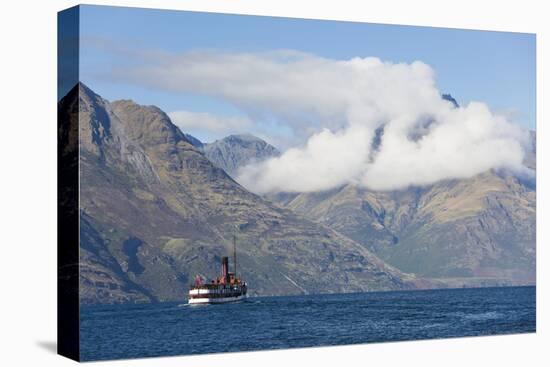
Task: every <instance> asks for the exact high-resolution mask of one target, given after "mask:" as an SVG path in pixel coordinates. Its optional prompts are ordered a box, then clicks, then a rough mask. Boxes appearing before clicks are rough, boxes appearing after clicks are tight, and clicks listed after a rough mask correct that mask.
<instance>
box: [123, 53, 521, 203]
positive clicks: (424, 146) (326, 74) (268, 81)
mask: <svg viewBox="0 0 550 367" xmlns="http://www.w3.org/2000/svg"><path fill="white" fill-rule="evenodd" d="M115 75H116V76H117V77H118V78H121V79H123V80H125V81H131V82H134V83H139V84H142V85H147V86H149V87H154V88H161V89H164V90H169V91H175V92H182V93H189V92H192V93H198V94H204V95H209V96H214V97H218V98H221V99H223V100H225V101H227V102H230V103H232V104H233V105H235V106H237V107H238V108H240V109H241V110H242V111H243V112H244V113H245V114H246V115H247V116H250V117H251V119H250V121H254V124H256V125H257V124H262V123H264V124H267V123H270V124H272V125H273V124H274V125H273V126H275V127H276V128H275V129H274V130H280V129H282V128H284V129H287V130H289V131H291V132H292V133H293V135H294V137H293V139H289V141H290V142H291V143H290V145H291V147H290V148H289V149H287V150H286V151H285V152H284V153H283V154H282V155H281V156H280V157H277V158H273V159H270V160H268V161H264V162H260V163H257V164H253V165H250V166H247V167H244V168H242V169H241V171H240V173H239V176H238V177H237V180H238V181H239V182H240V183H242V184H243V185H244V186H246V187H247V188H249V189H251V190H252V191H255V192H259V193H265V192H273V191H298V192H307V191H318V190H325V189H330V188H333V187H337V186H339V185H342V184H345V183H356V184H360V185H363V186H366V187H369V188H371V189H375V190H390V189H398V188H404V187H407V186H409V185H425V184H429V183H433V182H436V181H439V180H442V179H448V178H464V177H470V176H473V175H475V174H478V173H481V172H484V171H486V170H488V169H500V168H504V169H510V170H514V171H517V172H520V171H522V170H524V168H523V166H522V161H523V155H524V148H523V147H524V145H525V144H526V139H527V134H526V132H525V131H523V130H522V129H521V128H520V127H518V126H517V125H515V124H513V123H512V122H510V121H509V120H508V118H507V117H505V116H500V115H496V114H494V113H493V112H491V111H490V110H489V109H488V107H487V106H486V105H485V104H483V103H478V102H474V103H470V104H468V105H466V106H461V107H458V108H455V106H453V104H452V103H450V102H448V101H445V100H443V99H442V98H441V92H440V91H439V90H438V88H437V86H436V80H435V73H434V70H432V68H431V67H429V66H428V65H426V64H424V63H422V62H418V61H417V62H413V63H410V64H406V63H397V64H396V63H389V62H382V61H381V60H379V59H377V58H371V57H369V58H353V59H350V60H331V59H326V58H322V57H318V56H315V55H310V54H304V53H299V52H295V51H274V52H266V53H257V54H251V53H220V52H214V51H201V52H189V53H185V54H180V55H171V56H165V57H163V58H159V59H158V60H156V61H155V62H151V59H148V62H147V63H144V64H143V65H142V66H139V67H136V68H129V69H125V70H118V71H116V73H115ZM473 87H475V86H473ZM173 116H174V119H175V120H176V122H177V121H178V116H177V115H174V114H173ZM179 117H180V118H179V120H180V121H182V120H186V121H187V122H186V123H188V124H190V123H192V122H191V121H190V119H189V118H190V117H193V116H190V115H185V116H183V117H184V118H183V119H181V117H182V116H179ZM199 117H200V116H199ZM206 117H207V118H206ZM200 120H202V121H203V123H204V124H209V125H211V126H212V128H213V129H215V128H219V125H220V124H221V123H222V122H221V121H218V120H216V119H212V118H211V117H210V116H202V117H200V118H197V120H196V121H197V122H198V121H200ZM234 122H235V121H234ZM237 122H238V121H237ZM180 126H181V125H180ZM255 129H256V130H257V127H255ZM264 131H268V132H269V129H267V130H265V129H264Z"/></svg>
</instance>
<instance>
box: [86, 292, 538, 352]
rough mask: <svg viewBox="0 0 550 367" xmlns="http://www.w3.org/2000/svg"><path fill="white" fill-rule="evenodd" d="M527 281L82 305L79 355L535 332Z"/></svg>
mask: <svg viewBox="0 0 550 367" xmlns="http://www.w3.org/2000/svg"><path fill="white" fill-rule="evenodd" d="M535 293H536V291H535V287H504V288H477V289H448V290H426V291H403V292H376V293H374V292H373V293H354V294H329V295H308V296H289V297H256V298H249V299H247V300H246V301H243V302H240V303H232V304H222V305H203V306H188V305H187V304H186V302H185V301H182V302H170V303H156V304H143V305H112V306H106V305H92V306H82V307H81V315H80V319H81V324H80V347H81V359H82V360H100V359H118V358H139V357H153V356H166V355H181V354H197V353H220V352H234V351H251V350H262V349H282V348H299V347H312V346H324V345H343V344H359V343H375V342H385V341H399V340H419V339H432V338H449V337H460V336H475V335H495V334H515V333H529V332H535V329H536V312H535V310H536V304H535V303H536V301H535V299H536V296H535Z"/></svg>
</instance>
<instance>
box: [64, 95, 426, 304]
mask: <svg viewBox="0 0 550 367" xmlns="http://www.w3.org/2000/svg"><path fill="white" fill-rule="evenodd" d="M71 100H72V101H73V102H71V103H69V102H70V101H71ZM74 100H78V108H79V111H80V119H79V121H80V123H79V135H80V139H81V146H80V188H81V192H80V221H81V223H80V237H81V249H80V289H81V301H82V302H84V303H113V302H143V301H159V300H176V299H183V298H185V296H186V292H187V287H188V285H189V283H190V282H191V279H192V277H193V276H194V275H195V274H197V273H200V274H202V275H204V276H207V277H212V276H214V275H216V274H217V273H218V272H219V260H220V257H221V256H223V255H226V254H228V253H230V248H231V247H230V246H231V238H232V236H233V235H234V234H235V235H236V236H237V239H238V256H239V264H240V271H241V272H242V274H243V276H245V278H246V280H247V281H248V282H249V284H250V290H251V293H252V294H261V295H270V294H277V295H281V294H297V293H325V292H352V291H370V290H390V289H406V288H411V287H414V286H416V285H418V284H419V282H420V280H418V279H415V278H414V277H412V276H409V275H406V274H404V273H402V272H400V271H399V270H397V269H395V268H393V267H392V266H389V265H387V264H386V263H384V262H383V261H381V260H380V259H379V258H378V257H376V256H375V255H373V254H372V253H371V252H370V251H369V250H368V249H367V247H366V246H363V245H360V244H358V243H357V242H355V241H353V240H351V239H349V238H348V237H346V236H343V235H341V234H339V233H338V232H336V231H334V230H333V229H331V228H328V227H327V226H324V225H322V224H318V223H314V222H313V221H311V220H308V219H305V218H304V217H303V216H300V215H296V214H295V213H293V212H291V211H290V210H288V209H283V208H280V207H278V206H276V205H273V204H271V203H270V202H268V201H266V200H265V199H263V198H261V197H258V196H256V195H254V194H252V193H250V192H248V191H246V190H245V189H244V188H243V187H241V186H240V185H239V184H237V183H236V182H235V181H234V180H233V179H231V177H229V176H228V174H227V173H226V172H225V171H224V170H222V169H220V168H218V167H216V166H215V165H214V164H212V163H211V162H210V161H209V160H208V159H207V158H206V156H205V155H204V153H203V152H202V149H200V148H197V147H196V146H194V145H193V144H192V143H193V142H192V141H190V140H189V138H188V137H187V136H186V135H185V134H183V133H182V132H181V131H180V130H179V129H178V128H177V127H176V126H174V125H173V124H172V123H171V121H170V119H169V118H168V116H167V115H166V114H165V113H164V112H162V111H161V110H160V109H158V108H156V107H154V106H140V105H137V104H135V103H134V102H132V101H128V100H123V101H116V102H113V103H110V102H108V101H106V100H105V99H103V98H101V97H100V96H98V95H97V94H95V93H94V92H92V91H91V90H90V89H88V88H87V87H86V86H84V85H82V84H80V85H78V86H77V87H75V88H74V89H73V90H72V91H71V92H70V93H69V94H68V95H67V96H66V97H65V98H64V100H63V101H61V102H60V108H63V106H69V105H72V106H74V105H75V102H74ZM72 116H73V117H74V116H76V115H75V114H73V115H72Z"/></svg>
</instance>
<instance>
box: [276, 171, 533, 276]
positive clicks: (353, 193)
mask: <svg viewBox="0 0 550 367" xmlns="http://www.w3.org/2000/svg"><path fill="white" fill-rule="evenodd" d="M270 199H271V200H273V201H275V202H278V203H279V204H280V205H281V206H283V207H285V208H288V209H291V210H293V211H294V212H296V213H298V214H302V215H304V216H307V217H308V218H310V219H312V220H314V221H316V222H318V223H320V224H323V225H327V226H329V227H331V228H333V229H335V230H336V231H338V232H340V233H342V234H344V235H346V236H347V237H349V238H351V239H353V240H355V241H356V242H358V243H361V244H362V245H363V246H365V248H367V249H369V250H370V251H372V252H373V253H375V254H376V255H377V256H379V257H380V258H381V259H383V260H384V261H386V262H388V263H389V264H391V265H393V266H395V267H396V268H398V269H400V270H402V271H404V272H409V273H414V274H416V275H418V276H420V277H424V278H432V280H437V281H439V282H441V283H442V284H443V285H447V286H464V285H466V286H473V285H476V286H478V285H501V284H532V283H534V282H535V249H536V242H535V231H536V193H535V187H534V184H533V183H532V182H529V181H525V180H522V179H520V178H517V177H515V176H513V175H510V174H505V173H502V172H493V171H490V172H486V173H483V174H480V175H478V176H475V177H472V178H469V179H464V180H446V181H441V182H438V183H436V184H433V185H431V186H427V187H422V188H409V189H406V190H399V191H390V192H374V191H370V190H368V189H365V188H362V187H358V186H355V185H346V186H343V187H340V188H338V189H334V190H330V191H326V192H319V193H304V194H277V195H273V196H272V197H270Z"/></svg>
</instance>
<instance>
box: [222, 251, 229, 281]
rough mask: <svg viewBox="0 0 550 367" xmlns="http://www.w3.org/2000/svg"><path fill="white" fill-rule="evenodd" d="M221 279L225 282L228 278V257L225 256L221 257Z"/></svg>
mask: <svg viewBox="0 0 550 367" xmlns="http://www.w3.org/2000/svg"><path fill="white" fill-rule="evenodd" d="M222 279H225V281H226V282H227V281H228V280H229V258H228V257H227V256H224V257H222Z"/></svg>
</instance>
